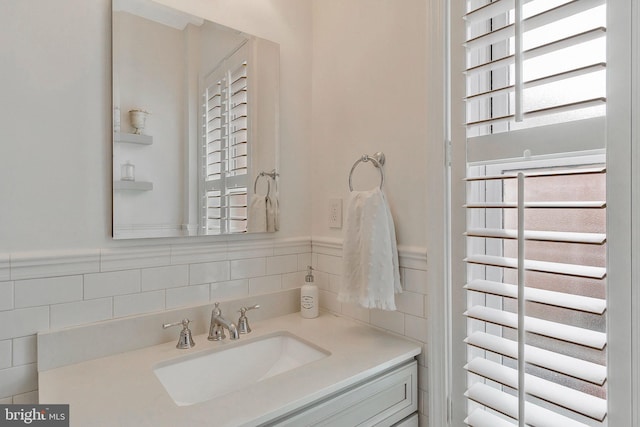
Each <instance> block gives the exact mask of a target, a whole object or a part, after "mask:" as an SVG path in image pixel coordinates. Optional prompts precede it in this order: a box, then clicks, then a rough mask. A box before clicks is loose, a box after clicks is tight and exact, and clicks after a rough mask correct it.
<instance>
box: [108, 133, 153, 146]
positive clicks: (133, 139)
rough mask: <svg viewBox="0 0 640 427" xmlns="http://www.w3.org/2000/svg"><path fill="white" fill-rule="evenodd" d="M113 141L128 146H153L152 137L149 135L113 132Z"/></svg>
mask: <svg viewBox="0 0 640 427" xmlns="http://www.w3.org/2000/svg"><path fill="white" fill-rule="evenodd" d="M113 140H114V141H115V142H127V143H129V144H142V145H151V144H153V136H151V135H137V134H135V133H121V132H115V133H114V134H113Z"/></svg>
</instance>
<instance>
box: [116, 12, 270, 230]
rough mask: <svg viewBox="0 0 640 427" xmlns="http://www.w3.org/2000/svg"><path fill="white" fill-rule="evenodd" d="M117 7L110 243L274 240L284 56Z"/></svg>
mask: <svg viewBox="0 0 640 427" xmlns="http://www.w3.org/2000/svg"><path fill="white" fill-rule="evenodd" d="M112 5H113V10H112V12H113V21H112V25H113V33H112V37H113V39H112V40H113V57H112V59H113V131H114V132H113V237H114V238H115V239H132V238H148V237H172V236H201V235H219V234H231V233H250V232H272V231H277V229H278V227H279V222H278V217H279V204H278V172H277V171H278V156H277V153H278V135H277V131H278V126H277V120H278V103H279V62H280V57H279V55H280V53H279V52H280V51H279V46H278V45H277V44H276V43H273V42H270V41H267V40H264V39H261V38H258V37H255V36H252V35H250V34H246V33H243V32H240V31H237V30H234V29H231V28H228V27H225V26H222V25H219V24H216V23H214V22H211V21H207V20H205V19H202V18H199V17H196V16H193V15H189V14H187V13H184V12H181V11H178V10H175V9H172V8H169V7H167V6H165V5H161V4H159V3H155V2H153V1H151V0H113V3H112Z"/></svg>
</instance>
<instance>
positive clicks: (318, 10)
mask: <svg viewBox="0 0 640 427" xmlns="http://www.w3.org/2000/svg"><path fill="white" fill-rule="evenodd" d="M400 4H401V7H399V6H400ZM425 9H426V2H425V1H424V0H403V1H402V2H400V3H399V2H398V1H393V0H349V1H342V0H322V1H320V0H319V1H315V2H314V8H313V26H314V30H313V93H312V104H313V139H312V141H313V144H312V156H311V157H312V164H311V170H312V177H313V178H312V185H311V194H312V218H313V225H312V233H313V236H314V237H316V236H324V237H331V238H340V237H341V231H340V230H335V229H329V227H328V224H327V219H328V201H329V199H330V198H342V199H343V201H344V204H345V205H346V199H347V195H348V191H349V190H348V177H349V170H350V169H351V166H352V165H353V163H354V162H355V161H356V160H357V159H358V158H359V157H360V156H362V155H363V154H364V153H368V154H373V153H375V152H377V151H383V152H384V153H385V154H386V157H387V164H386V165H385V168H384V169H385V173H386V181H385V185H384V190H385V192H386V195H387V198H388V200H389V204H390V206H391V211H392V214H393V216H394V218H395V223H396V231H397V236H398V244H399V245H401V246H418V247H424V246H425V240H426V234H427V233H426V228H425V221H424V215H425V211H426V208H427V194H426V191H425V186H426V184H425V183H426V181H427V171H426V168H425V164H426V158H427V146H426V143H425V141H426V132H427V127H426V117H427V113H426V109H427V101H428V99H427V95H426V79H425V74H426V67H427V46H426V31H427V29H426V26H425V17H426V10H425ZM369 169H371V170H372V169H373V168H372V166H371V164H361V165H360V166H359V167H358V168H357V169H356V172H355V173H354V183H359V188H362V189H364V188H370V187H371V186H373V185H376V184H377V183H378V179H379V178H378V176H377V175H375V174H369V172H371V171H370V170H369ZM356 188H358V186H356Z"/></svg>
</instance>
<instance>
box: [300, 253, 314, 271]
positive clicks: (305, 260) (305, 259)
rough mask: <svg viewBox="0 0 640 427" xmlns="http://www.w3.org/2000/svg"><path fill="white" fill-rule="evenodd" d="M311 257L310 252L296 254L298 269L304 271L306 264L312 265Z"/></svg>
mask: <svg viewBox="0 0 640 427" xmlns="http://www.w3.org/2000/svg"><path fill="white" fill-rule="evenodd" d="M311 258H312V257H311V252H307V253H304V254H298V270H300V271H304V270H306V269H307V267H308V266H310V265H313V260H312V259H311Z"/></svg>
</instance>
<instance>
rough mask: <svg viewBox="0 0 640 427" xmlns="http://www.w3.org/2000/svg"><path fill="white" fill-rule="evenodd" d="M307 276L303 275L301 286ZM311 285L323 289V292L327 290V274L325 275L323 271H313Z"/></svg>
mask: <svg viewBox="0 0 640 427" xmlns="http://www.w3.org/2000/svg"><path fill="white" fill-rule="evenodd" d="M306 275H307V273H306V272H304V273H303V276H302V282H303V283H301V285H304V278H305V276H306ZM313 283H314V284H315V285H316V286H317V287H318V288H320V289H324V290H325V291H328V290H330V289H329V273H325V272H324V271H320V270H314V271H313Z"/></svg>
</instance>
